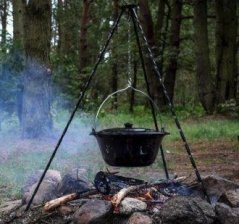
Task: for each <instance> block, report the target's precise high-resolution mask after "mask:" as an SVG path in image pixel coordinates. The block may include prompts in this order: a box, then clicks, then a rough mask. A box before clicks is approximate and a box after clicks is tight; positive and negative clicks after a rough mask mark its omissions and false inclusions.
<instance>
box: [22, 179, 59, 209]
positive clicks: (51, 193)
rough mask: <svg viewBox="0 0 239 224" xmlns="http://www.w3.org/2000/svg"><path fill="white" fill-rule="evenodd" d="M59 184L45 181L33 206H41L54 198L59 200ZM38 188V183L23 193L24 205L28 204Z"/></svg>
mask: <svg viewBox="0 0 239 224" xmlns="http://www.w3.org/2000/svg"><path fill="white" fill-rule="evenodd" d="M57 185H58V184H57V183H56V182H52V181H50V180H43V181H42V183H41V186H40V188H39V189H38V191H37V194H36V195H35V197H34V199H33V201H32V204H33V205H39V204H42V203H44V202H47V201H50V200H52V199H54V198H57ZM36 186H37V183H35V184H33V185H32V186H31V187H29V188H28V190H27V191H25V192H24V193H23V196H22V204H23V205H24V204H27V203H28V202H29V200H30V199H31V197H32V194H33V192H34V190H35V188H36Z"/></svg>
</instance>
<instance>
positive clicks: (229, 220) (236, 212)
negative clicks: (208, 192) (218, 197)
mask: <svg viewBox="0 0 239 224" xmlns="http://www.w3.org/2000/svg"><path fill="white" fill-rule="evenodd" d="M215 211H216V214H217V217H218V221H219V223H220V224H239V208H230V207H229V206H228V205H225V204H222V203H217V204H216V206H215Z"/></svg>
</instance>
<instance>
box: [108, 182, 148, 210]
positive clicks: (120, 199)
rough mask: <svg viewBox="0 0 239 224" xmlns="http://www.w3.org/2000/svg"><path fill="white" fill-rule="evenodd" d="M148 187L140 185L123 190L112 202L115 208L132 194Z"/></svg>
mask: <svg viewBox="0 0 239 224" xmlns="http://www.w3.org/2000/svg"><path fill="white" fill-rule="evenodd" d="M146 186H148V185H147V184H140V185H137V186H130V187H127V188H123V189H121V190H120V191H119V192H118V193H117V194H115V195H114V196H113V198H112V200H111V203H112V204H113V205H114V206H115V207H118V206H119V204H120V202H121V201H122V200H123V199H124V198H125V197H126V196H127V195H128V194H129V193H131V192H133V191H137V190H140V189H142V188H144V187H146Z"/></svg>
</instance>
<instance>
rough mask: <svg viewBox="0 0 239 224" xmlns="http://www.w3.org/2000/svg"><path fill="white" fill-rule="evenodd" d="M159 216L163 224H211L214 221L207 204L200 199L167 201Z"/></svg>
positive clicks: (210, 207) (211, 211)
mask: <svg viewBox="0 0 239 224" xmlns="http://www.w3.org/2000/svg"><path fill="white" fill-rule="evenodd" d="M159 216H160V218H161V221H162V223H163V224H181V223H183V224H211V223H213V222H214V221H215V219H216V215H215V212H214V209H213V207H212V206H211V205H210V204H209V203H207V202H206V201H203V200H202V199H200V198H190V197H182V196H179V197H175V198H172V199H170V200H168V201H167V202H166V203H165V204H164V205H163V206H162V208H161V211H160V214H159Z"/></svg>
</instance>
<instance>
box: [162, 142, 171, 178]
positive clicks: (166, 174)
mask: <svg viewBox="0 0 239 224" xmlns="http://www.w3.org/2000/svg"><path fill="white" fill-rule="evenodd" d="M160 152H161V157H162V160H163V168H164V172H165V177H166V179H167V180H168V179H169V174H168V166H167V163H166V159H165V155H164V150H163V146H162V145H160Z"/></svg>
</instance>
